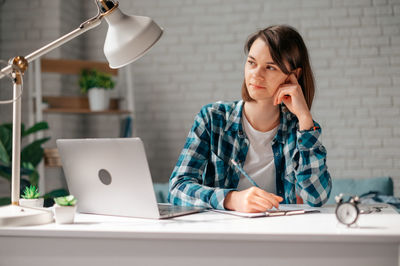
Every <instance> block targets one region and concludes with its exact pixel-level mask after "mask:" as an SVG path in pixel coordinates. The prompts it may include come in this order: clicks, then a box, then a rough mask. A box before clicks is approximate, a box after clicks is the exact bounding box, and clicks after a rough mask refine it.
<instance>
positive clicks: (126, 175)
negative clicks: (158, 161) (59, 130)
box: [57, 138, 204, 219]
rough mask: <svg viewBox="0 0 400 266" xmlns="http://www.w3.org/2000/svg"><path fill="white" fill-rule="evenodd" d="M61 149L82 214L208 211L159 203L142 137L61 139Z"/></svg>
mask: <svg viewBox="0 0 400 266" xmlns="http://www.w3.org/2000/svg"><path fill="white" fill-rule="evenodd" d="M57 147H58V150H59V154H60V157H61V162H62V166H63V170H64V175H65V178H66V181H67V185H68V189H69V192H70V193H71V194H72V195H74V196H75V197H76V198H77V199H78V212H80V213H91V214H103V215H116V216H127V217H139V218H151V219H164V218H171V217H176V216H181V215H186V214H191V213H196V212H201V211H203V210H204V208H200V207H186V206H174V205H170V204H158V203H157V200H156V196H155V193H154V188H153V182H152V179H151V175H150V170H149V166H148V163H147V159H146V153H145V149H144V146H143V142H142V140H141V139H140V138H110V139H58V140H57Z"/></svg>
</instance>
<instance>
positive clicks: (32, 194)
mask: <svg viewBox="0 0 400 266" xmlns="http://www.w3.org/2000/svg"><path fill="white" fill-rule="evenodd" d="M39 197H40V193H39V191H38V189H37V187H35V186H32V185H30V186H29V187H25V190H24V194H23V195H22V199H20V200H19V205H20V206H25V207H43V201H44V199H43V198H39Z"/></svg>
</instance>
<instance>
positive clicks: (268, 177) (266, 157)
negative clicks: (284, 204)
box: [237, 114, 278, 194]
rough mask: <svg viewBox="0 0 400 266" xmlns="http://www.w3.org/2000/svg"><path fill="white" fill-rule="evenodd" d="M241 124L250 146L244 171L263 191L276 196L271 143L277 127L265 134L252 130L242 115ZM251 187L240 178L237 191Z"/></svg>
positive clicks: (244, 179) (245, 179) (243, 178)
mask: <svg viewBox="0 0 400 266" xmlns="http://www.w3.org/2000/svg"><path fill="white" fill-rule="evenodd" d="M242 121H243V122H242V124H243V128H244V131H245V132H246V135H247V137H248V139H249V142H250V146H249V150H248V152H247V156H246V161H245V163H244V167H243V169H244V171H245V172H246V173H247V174H248V175H249V176H250V177H251V178H252V179H253V180H254V181H255V182H256V183H257V185H259V186H260V188H262V189H263V190H265V191H267V192H270V193H274V194H276V175H275V163H274V153H273V151H272V145H271V141H272V139H273V138H274V137H275V135H276V132H277V131H278V126H276V127H275V128H274V129H272V130H270V131H267V132H260V131H257V130H256V129H254V128H253V127H252V126H251V124H250V123H249V121H248V120H247V118H246V116H245V115H244V114H243V119H242ZM251 186H253V185H252V184H251V183H250V182H249V181H248V180H247V178H245V177H244V176H243V175H241V176H240V179H239V184H238V188H237V189H238V190H239V191H240V190H245V189H247V188H249V187H251Z"/></svg>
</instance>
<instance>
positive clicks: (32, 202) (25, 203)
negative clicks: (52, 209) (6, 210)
mask: <svg viewBox="0 0 400 266" xmlns="http://www.w3.org/2000/svg"><path fill="white" fill-rule="evenodd" d="M43 202H44V199H43V198H38V199H19V206H21V207H33V208H43Z"/></svg>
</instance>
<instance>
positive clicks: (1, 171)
mask: <svg viewBox="0 0 400 266" xmlns="http://www.w3.org/2000/svg"><path fill="white" fill-rule="evenodd" d="M0 176H2V177H4V178H5V179H7V180H8V181H11V167H9V166H3V165H0Z"/></svg>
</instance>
